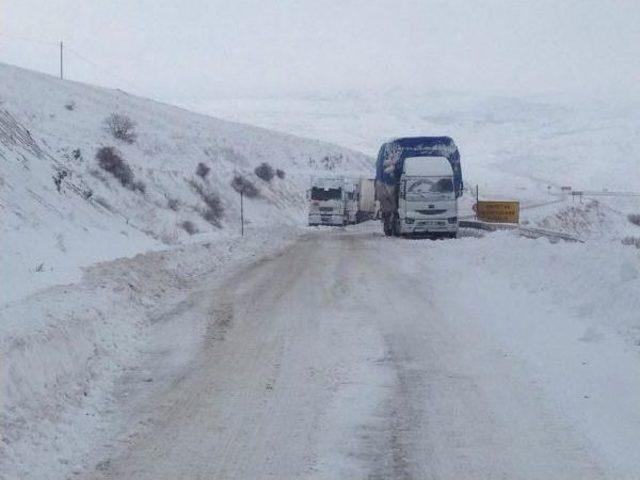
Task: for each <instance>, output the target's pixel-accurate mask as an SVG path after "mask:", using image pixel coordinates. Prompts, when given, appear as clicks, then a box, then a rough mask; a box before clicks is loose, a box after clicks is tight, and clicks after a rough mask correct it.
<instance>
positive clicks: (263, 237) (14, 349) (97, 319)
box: [0, 228, 297, 479]
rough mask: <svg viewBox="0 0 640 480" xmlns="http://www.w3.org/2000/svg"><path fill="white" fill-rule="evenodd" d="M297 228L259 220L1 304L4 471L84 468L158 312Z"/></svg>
mask: <svg viewBox="0 0 640 480" xmlns="http://www.w3.org/2000/svg"><path fill="white" fill-rule="evenodd" d="M296 233H297V232H296V230H295V229H291V228H278V229H277V230H275V229H274V230H263V229H255V228H253V229H250V231H249V232H248V235H247V236H246V237H244V238H239V237H235V238H230V239H227V240H224V241H219V242H210V241H209V242H204V243H198V244H193V245H189V246H181V247H177V248H174V249H171V250H165V251H160V252H152V253H148V254H140V255H137V256H135V257H133V258H130V259H119V260H116V261H113V262H107V263H103V264H99V265H96V266H94V267H91V268H90V269H89V270H88V271H87V273H86V275H85V278H84V280H83V281H82V282H81V283H78V284H74V285H66V286H57V287H53V288H51V289H48V290H45V291H42V292H39V293H37V294H35V295H32V296H30V297H29V298H27V299H25V300H23V301H20V302H14V303H12V304H9V305H5V306H4V307H2V308H1V309H0V325H2V335H1V336H0V352H2V369H3V373H2V397H1V401H2V409H1V410H0V424H2V435H3V441H2V443H0V471H1V472H2V474H1V475H0V477H2V478H24V479H29V478H32V479H42V478H66V475H68V474H69V473H71V472H72V471H74V470H75V469H78V468H80V466H81V463H82V459H83V457H84V456H85V455H86V454H87V453H88V452H92V451H93V452H95V451H96V450H100V448H102V447H103V446H105V445H103V440H104V438H107V437H108V434H109V433H111V434H113V432H114V430H115V429H116V428H117V425H116V424H115V423H114V419H113V416H112V415H110V412H111V408H112V403H113V398H112V395H113V392H114V382H115V381H116V379H117V378H119V377H121V376H122V375H123V374H125V373H126V372H127V371H128V370H129V369H130V368H132V367H133V366H135V365H136V364H137V356H138V354H139V353H140V352H141V350H143V349H147V348H149V337H150V335H151V334H152V331H153V332H155V330H157V328H158V325H157V324H156V322H157V321H158V319H159V318H161V317H162V315H163V314H164V313H165V312H167V311H170V310H171V309H173V308H175V307H176V305H179V304H180V302H181V301H182V300H183V299H184V296H185V294H186V293H187V292H188V291H189V289H192V288H193V286H194V284H195V283H196V282H198V281H199V280H198V279H199V278H202V275H206V274H209V273H211V272H213V273H214V274H221V273H222V272H223V271H224V269H225V268H227V267H229V268H231V267H232V266H233V267H237V266H238V265H239V264H241V263H242V262H243V261H249V260H255V257H256V255H266V254H269V253H274V252H276V251H278V250H280V249H282V248H284V247H285V246H286V245H287V243H288V242H289V241H290V240H291V239H292V238H294V237H295V236H296ZM205 320H206V319H205ZM205 323H206V322H205ZM188 327H189V328H188V329H187V330H186V331H181V337H182V338H181V341H180V345H181V348H184V349H185V351H184V352H183V353H182V355H183V356H184V357H185V358H187V359H188V358H189V355H190V354H191V353H193V351H195V349H196V347H197V342H198V340H199V338H200V337H201V335H202V332H201V331H199V330H198V327H199V323H198V322H192V323H190V324H189V325H188ZM184 337H186V338H184ZM173 341H177V339H176V338H173ZM143 381H144V379H143Z"/></svg>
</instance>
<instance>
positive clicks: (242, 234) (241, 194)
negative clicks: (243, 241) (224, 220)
mask: <svg viewBox="0 0 640 480" xmlns="http://www.w3.org/2000/svg"><path fill="white" fill-rule="evenodd" d="M243 194H244V188H241V189H240V236H241V237H244V205H243V201H242V197H243V196H244V195H243Z"/></svg>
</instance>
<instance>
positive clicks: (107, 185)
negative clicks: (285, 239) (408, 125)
mask: <svg viewBox="0 0 640 480" xmlns="http://www.w3.org/2000/svg"><path fill="white" fill-rule="evenodd" d="M112 114H117V115H120V116H123V117H126V118H128V119H130V120H132V121H133V122H134V123H135V127H134V133H135V135H136V138H135V140H134V141H133V143H128V142H126V141H123V140H119V139H117V138H114V135H112V133H111V132H110V131H109V129H108V128H107V126H106V124H105V121H106V119H107V118H108V117H109V116H110V115H112ZM121 118H122V117H121ZM103 147H113V148H114V149H115V150H114V152H115V153H116V154H117V155H118V156H119V157H120V158H121V159H122V160H123V164H124V166H120V168H119V169H118V166H117V165H116V167H115V168H114V167H108V165H113V163H111V164H103V165H105V166H107V167H108V168H111V170H112V171H113V170H115V171H116V174H117V175H119V176H120V179H118V178H116V176H114V175H113V174H112V173H110V172H109V171H107V170H105V169H104V168H101V167H100V165H99V162H98V159H97V158H96V154H97V152H98V151H99V149H101V148H103ZM0 162H1V165H2V170H1V172H0V208H1V209H2V217H3V221H2V226H1V227H0V228H1V230H0V235H2V238H3V248H2V253H1V254H0V255H1V263H2V270H3V277H5V278H11V279H12V281H11V282H9V283H8V284H5V285H3V289H2V297H1V298H0V303H2V302H5V301H8V300H11V299H17V298H19V297H20V296H23V295H24V294H26V293H29V292H32V291H34V290H36V289H38V288H40V287H44V286H48V285H51V284H54V283H60V282H67V281H72V280H75V279H77V278H78V277H79V273H80V270H79V267H82V266H87V265H89V264H92V263H94V262H96V261H100V260H107V259H112V258H115V257H120V256H127V255H132V254H135V253H138V252H140V251H144V250H149V249H158V248H167V246H168V245H174V244H179V243H183V242H186V241H190V240H193V239H194V238H196V239H202V238H203V235H204V236H213V237H214V238H218V237H220V236H225V235H228V234H229V233H230V232H236V231H237V230H238V229H239V208H240V205H239V195H238V193H237V192H236V191H235V190H234V189H233V188H232V185H231V182H232V181H233V179H234V177H235V176H237V175H240V176H242V177H243V178H245V179H246V180H248V181H249V182H251V183H253V184H254V185H255V186H256V187H257V189H258V190H259V194H258V196H257V197H256V198H253V199H247V200H246V202H245V215H246V218H247V221H248V223H249V224H252V225H254V226H272V225H274V224H277V223H282V222H289V223H291V222H301V221H302V216H303V214H304V211H305V201H304V190H305V188H306V187H307V185H308V181H309V175H310V174H312V173H314V172H317V171H318V170H325V169H326V168H332V169H333V172H336V173H350V172H353V173H362V172H369V171H370V169H371V160H370V158H368V157H366V156H365V155H363V154H360V153H357V152H354V151H349V150H346V149H344V148H339V147H336V146H333V145H328V144H325V143H322V142H319V141H314V140H306V139H302V138H298V137H295V136H292V135H287V134H279V133H275V132H272V131H268V130H264V129H261V128H256V127H249V126H244V125H239V124H235V123H231V122H228V121H221V120H216V119H213V118H209V117H206V116H203V115H198V114H194V113H190V112H188V111H185V110H182V109H179V108H175V107H172V106H169V105H164V104H160V103H157V102H154V101H150V100H146V99H143V98H138V97H134V96H131V95H129V94H127V93H124V92H121V91H115V90H107V89H102V88H96V87H92V86H88V85H83V84H78V83H74V82H69V81H61V80H58V79H56V78H53V77H49V76H46V75H42V74H38V73H34V72H30V71H27V70H23V69H19V68H16V67H12V66H7V65H1V64H0ZM262 162H268V163H269V164H270V165H271V166H272V167H273V168H274V169H281V170H282V171H283V172H284V179H281V178H279V177H277V176H276V177H274V178H273V179H272V180H271V181H269V182H267V181H264V180H261V179H260V178H258V177H257V176H256V175H255V174H254V168H255V167H256V166H258V165H259V164H261V163H262ZM199 164H203V165H204V166H205V167H201V170H200V172H201V173H204V172H206V170H207V168H209V169H210V171H209V173H207V174H206V175H205V176H202V175H198V174H197V171H198V165H199ZM127 166H128V167H127ZM123 176H124V181H122V180H123ZM198 233H199V234H200V235H198ZM193 234H195V235H193Z"/></svg>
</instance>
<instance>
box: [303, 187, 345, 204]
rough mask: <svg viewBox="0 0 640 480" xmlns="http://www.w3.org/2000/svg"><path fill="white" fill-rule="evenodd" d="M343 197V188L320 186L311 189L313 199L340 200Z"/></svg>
mask: <svg viewBox="0 0 640 480" xmlns="http://www.w3.org/2000/svg"><path fill="white" fill-rule="evenodd" d="M340 198H342V190H340V189H339V188H320V187H313V188H312V189H311V200H320V201H326V200H340Z"/></svg>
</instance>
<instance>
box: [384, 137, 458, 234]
mask: <svg viewBox="0 0 640 480" xmlns="http://www.w3.org/2000/svg"><path fill="white" fill-rule="evenodd" d="M462 188H463V183H462V170H461V167H460V153H459V152H458V147H457V146H456V144H455V143H454V141H453V140H452V139H451V138H449V137H407V138H398V139H395V140H392V141H390V142H387V143H384V144H383V145H382V147H380V152H379V154H378V159H377V162H376V180H375V195H376V199H377V200H378V201H379V202H380V214H381V217H382V224H383V230H384V233H385V235H395V236H400V235H418V234H422V235H434V236H435V235H440V236H448V237H456V236H457V233H458V202H457V199H458V198H459V197H460V196H461V195H462Z"/></svg>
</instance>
